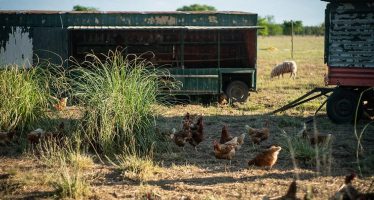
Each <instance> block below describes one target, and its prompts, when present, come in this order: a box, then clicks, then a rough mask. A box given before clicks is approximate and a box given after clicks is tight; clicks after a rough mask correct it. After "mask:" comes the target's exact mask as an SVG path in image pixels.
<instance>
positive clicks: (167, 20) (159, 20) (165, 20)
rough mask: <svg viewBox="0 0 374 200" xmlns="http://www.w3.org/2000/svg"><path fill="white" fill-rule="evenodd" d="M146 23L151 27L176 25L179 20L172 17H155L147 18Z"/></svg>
mask: <svg viewBox="0 0 374 200" xmlns="http://www.w3.org/2000/svg"><path fill="white" fill-rule="evenodd" d="M144 22H146V23H147V24H150V25H176V24H177V19H176V18H175V17H171V16H155V17H150V18H145V19H144Z"/></svg>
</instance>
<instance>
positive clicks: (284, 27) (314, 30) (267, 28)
mask: <svg viewBox="0 0 374 200" xmlns="http://www.w3.org/2000/svg"><path fill="white" fill-rule="evenodd" d="M257 24H258V25H259V26H262V27H263V29H260V30H259V35H262V36H273V35H291V34H292V26H293V32H294V34H295V35H316V36H319V35H324V33H325V24H324V23H322V24H320V25H317V26H304V25H303V22H302V21H300V20H296V21H287V20H285V21H283V23H281V24H277V23H275V21H274V16H265V17H258V20H257Z"/></svg>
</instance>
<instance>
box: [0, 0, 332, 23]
mask: <svg viewBox="0 0 374 200" xmlns="http://www.w3.org/2000/svg"><path fill="white" fill-rule="evenodd" d="M195 3H198V4H207V5H211V6H214V7H215V8H216V9H217V10H219V11H244V12H252V13H257V14H258V15H259V16H267V15H272V16H274V19H275V22H277V23H282V22H283V21H284V20H301V21H303V25H304V26H305V25H307V26H310V25H319V24H321V23H322V22H323V21H324V14H325V8H326V2H323V1H321V0H200V1H197V0H174V1H173V0H107V1H103V0H0V10H61V11H68V10H71V9H72V8H73V6H74V5H83V6H90V7H95V8H98V9H99V10H101V11H174V10H176V9H177V8H179V7H182V6H184V5H191V4H195Z"/></svg>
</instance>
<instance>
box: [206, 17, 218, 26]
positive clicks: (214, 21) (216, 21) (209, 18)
mask: <svg viewBox="0 0 374 200" xmlns="http://www.w3.org/2000/svg"><path fill="white" fill-rule="evenodd" d="M208 20H209V22H210V23H214V24H217V23H218V20H217V17H216V16H209V17H208Z"/></svg>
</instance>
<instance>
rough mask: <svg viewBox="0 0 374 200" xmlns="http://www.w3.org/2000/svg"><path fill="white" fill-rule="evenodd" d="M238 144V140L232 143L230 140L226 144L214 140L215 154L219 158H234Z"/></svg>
mask: <svg viewBox="0 0 374 200" xmlns="http://www.w3.org/2000/svg"><path fill="white" fill-rule="evenodd" d="M234 140H237V137H235V138H234ZM236 144H237V141H234V142H232V143H230V142H229V143H226V144H220V143H218V142H217V141H216V140H214V142H213V147H214V156H215V157H216V158H217V159H225V160H232V158H233V157H234V156H235V147H236Z"/></svg>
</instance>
